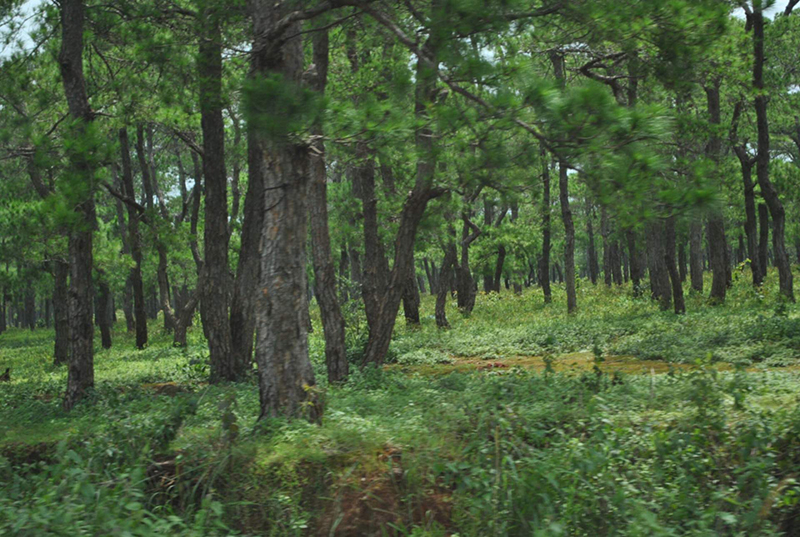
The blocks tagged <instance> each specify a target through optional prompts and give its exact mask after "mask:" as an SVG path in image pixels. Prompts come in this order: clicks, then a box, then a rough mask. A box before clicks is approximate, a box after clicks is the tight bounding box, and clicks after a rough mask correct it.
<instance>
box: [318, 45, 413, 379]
mask: <svg viewBox="0 0 800 537" xmlns="http://www.w3.org/2000/svg"><path fill="white" fill-rule="evenodd" d="M313 54H314V65H315V66H316V68H317V74H316V77H315V78H314V79H313V80H312V81H311V84H310V85H311V87H312V89H314V90H315V91H317V92H318V93H319V94H324V93H325V85H326V82H327V77H328V33H327V31H321V32H318V33H316V34H314V41H313ZM314 134H317V135H320V139H319V140H318V141H316V142H314V146H313V147H314V151H313V156H312V158H311V184H310V186H309V196H308V199H309V212H310V213H311V252H312V254H313V256H314V279H315V280H316V294H317V303H318V304H319V311H320V316H321V318H322V331H323V333H324V336H325V363H326V365H327V369H328V382H331V383H335V382H342V381H344V380H346V379H347V375H348V373H349V364H348V362H347V353H346V352H345V343H344V318H343V317H342V311H341V309H340V307H339V301H338V299H337V298H336V272H335V270H334V267H333V259H332V256H331V238H330V233H329V231H328V195H327V192H328V190H327V189H328V185H327V174H326V171H325V145H324V144H323V142H322V140H321V138H322V137H321V135H322V134H323V133H322V126H321V125H316V126H315V127H314ZM412 285H413V282H412ZM417 322H419V312H417Z"/></svg>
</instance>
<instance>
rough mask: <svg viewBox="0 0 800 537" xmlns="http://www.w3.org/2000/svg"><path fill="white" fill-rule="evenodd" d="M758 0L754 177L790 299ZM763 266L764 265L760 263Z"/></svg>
mask: <svg viewBox="0 0 800 537" xmlns="http://www.w3.org/2000/svg"><path fill="white" fill-rule="evenodd" d="M762 7H763V6H762V5H761V3H760V2H754V4H753V12H752V14H750V15H748V18H749V19H750V22H752V26H753V52H754V54H753V55H754V60H753V88H754V89H755V94H756V96H755V109H756V128H757V130H758V144H757V146H758V153H757V155H756V177H757V178H758V184H759V186H760V187H761V195H762V197H763V198H764V201H765V202H766V204H767V207H768V208H769V212H770V216H772V243H773V248H774V250H775V264H776V265H777V267H778V277H779V280H780V284H779V285H780V292H781V294H782V295H783V296H784V298H786V299H787V300H789V301H791V302H794V288H793V282H792V279H793V277H792V266H791V263H790V262H789V255H788V253H787V252H786V238H785V233H786V212H785V210H784V208H783V203H782V202H781V200H780V198H779V197H778V191H777V190H775V186H774V185H773V184H772V181H771V180H770V178H769V163H770V155H769V146H770V139H769V122H768V118H767V102H768V101H769V95H767V93H766V91H765V90H764V63H765V58H764V13H763V11H762ZM764 267H766V265H764Z"/></svg>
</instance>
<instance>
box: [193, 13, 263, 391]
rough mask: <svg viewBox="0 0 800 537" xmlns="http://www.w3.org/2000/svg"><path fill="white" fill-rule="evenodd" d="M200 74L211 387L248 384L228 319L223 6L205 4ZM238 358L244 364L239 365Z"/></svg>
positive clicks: (204, 305)
mask: <svg viewBox="0 0 800 537" xmlns="http://www.w3.org/2000/svg"><path fill="white" fill-rule="evenodd" d="M201 5H202V8H201V9H200V10H199V14H198V16H199V21H200V28H201V32H202V33H201V37H200V45H199V51H198V61H197V70H198V76H199V80H200V88H199V94H200V123H201V127H202V130H203V177H204V179H205V194H206V199H205V233H204V235H203V239H204V255H203V260H204V262H203V270H204V276H203V278H202V280H203V288H202V295H201V297H200V318H201V320H202V322H203V331H204V332H205V334H206V338H207V339H208V349H209V358H210V362H211V371H210V378H209V381H210V382H211V383H212V384H214V383H218V382H222V381H239V380H242V379H243V378H244V377H245V375H246V373H247V370H248V368H249V365H250V364H249V362H246V361H244V360H243V359H242V357H241V356H238V355H234V353H232V352H231V325H230V318H229V316H228V315H229V313H228V308H229V306H230V300H229V296H230V295H229V291H230V289H231V278H230V269H229V266H228V195H227V192H228V179H227V172H226V167H225V123H224V121H223V118H222V104H223V102H222V42H221V41H222V35H221V31H220V20H219V19H220V17H221V13H220V9H221V7H220V6H215V5H212V3H211V2H203V3H202V4H201ZM234 358H236V359H237V360H238V361H234Z"/></svg>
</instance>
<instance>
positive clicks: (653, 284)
mask: <svg viewBox="0 0 800 537" xmlns="http://www.w3.org/2000/svg"><path fill="white" fill-rule="evenodd" d="M662 232H663V226H661V225H659V223H658V222H648V224H647V228H646V235H647V261H648V263H649V265H650V288H651V290H652V292H653V298H654V299H656V300H658V301H659V305H660V306H661V309H662V310H668V309H669V308H670V305H671V304H672V296H671V295H672V290H671V286H670V280H669V274H668V272H667V267H666V262H665V259H666V250H665V245H664V238H663V237H662Z"/></svg>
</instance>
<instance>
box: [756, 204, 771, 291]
mask: <svg viewBox="0 0 800 537" xmlns="http://www.w3.org/2000/svg"><path fill="white" fill-rule="evenodd" d="M758 233H759V237H758V265H759V267H760V268H761V276H762V281H763V278H765V277H766V275H767V269H768V268H769V209H767V206H766V204H764V203H759V204H758Z"/></svg>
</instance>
